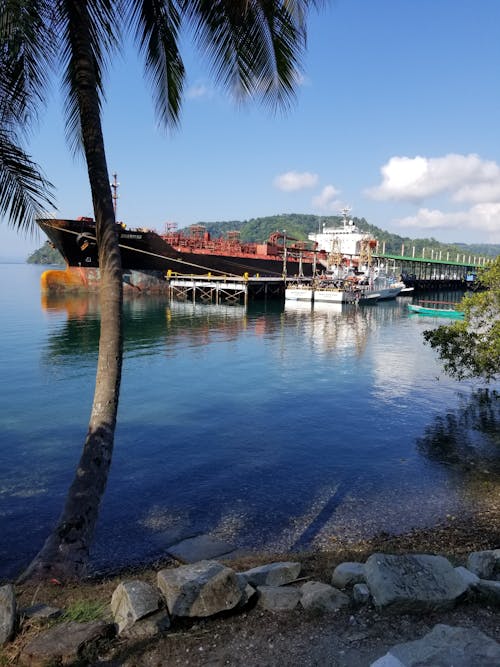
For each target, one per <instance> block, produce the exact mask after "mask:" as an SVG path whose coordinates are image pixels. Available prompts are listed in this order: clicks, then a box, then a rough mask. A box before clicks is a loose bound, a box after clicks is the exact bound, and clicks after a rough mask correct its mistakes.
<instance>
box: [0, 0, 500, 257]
mask: <svg viewBox="0 0 500 667" xmlns="http://www.w3.org/2000/svg"><path fill="white" fill-rule="evenodd" d="M499 26H500V1H499V0H480V1H479V2H478V1H477V0H334V1H333V2H330V4H329V7H328V8H327V9H326V10H323V11H322V12H320V13H319V14H313V15H312V17H311V19H310V22H309V42H308V50H307V53H306V56H305V58H304V63H303V72H302V76H301V80H300V85H299V87H298V90H297V101H296V103H295V105H294V106H293V107H292V108H291V109H290V111H289V112H288V113H287V114H286V115H285V116H283V115H282V114H278V115H275V116H273V115H270V113H269V112H268V110H267V109H266V108H263V107H262V106H258V105H257V104H256V103H247V104H246V105H245V107H243V108H240V107H238V106H237V105H236V104H235V103H234V102H233V101H232V100H231V99H230V96H229V95H228V93H227V92H225V91H222V90H220V88H217V87H215V85H214V82H213V79H211V77H210V72H209V69H208V67H207V66H206V63H204V62H203V60H202V59H201V57H199V56H198V55H197V54H193V53H187V54H186V65H187V71H188V81H187V94H186V98H185V101H184V106H183V112H182V118H181V125H180V129H178V130H176V131H174V132H172V133H167V132H166V131H165V130H164V129H162V128H161V127H160V126H159V124H158V122H157V120H155V114H154V107H153V102H152V99H151V95H150V92H149V89H148V87H147V84H146V83H145V82H144V80H143V76H142V69H141V68H142V65H141V63H140V61H139V59H138V58H137V56H136V55H135V52H134V51H132V50H131V51H127V53H125V54H124V55H123V57H121V56H120V57H117V58H116V61H115V63H114V66H113V68H112V70H111V71H110V72H109V75H108V79H107V91H108V93H107V103H106V106H105V110H104V131H105V138H106V146H107V153H108V166H109V169H110V173H112V172H114V171H116V172H117V173H118V180H119V182H120V192H119V194H120V199H119V202H118V218H119V219H120V220H123V221H125V222H126V223H127V224H128V225H129V226H147V227H150V228H153V229H157V230H162V229H163V227H164V224H165V222H167V221H173V222H176V223H177V224H178V226H179V227H183V226H186V225H189V224H192V223H195V222H199V221H213V220H236V219H237V220H244V219H249V218H253V217H259V216H265V215H273V214H277V213H289V212H295V213H313V214H317V215H327V214H337V213H338V212H339V210H340V209H341V208H342V207H343V206H345V205H348V206H350V207H351V208H352V214H353V215H355V216H358V217H365V218H366V219H367V220H368V222H370V223H372V224H375V225H378V226H379V227H382V228H384V229H388V230H390V231H393V232H395V233H399V234H402V235H407V236H411V237H422V236H426V237H428V236H433V237H435V238H437V239H439V240H442V241H462V242H496V243H499V242H500V67H499V65H500V38H499V37H500V28H499ZM29 152H31V154H32V155H33V157H34V159H35V160H36V161H38V162H39V164H40V165H42V167H43V169H44V171H45V174H46V175H47V176H48V178H49V179H50V180H51V181H52V182H53V183H54V184H55V185H56V187H57V204H58V212H55V214H56V215H59V216H60V217H70V218H71V217H76V216H79V215H92V209H91V200H90V194H89V187H88V181H87V176H86V171H85V167H84V164H83V161H82V159H81V158H76V159H75V157H74V156H73V155H72V153H71V151H70V150H69V148H68V145H67V143H66V141H65V136H64V119H63V113H62V102H61V99H60V95H59V90H58V87H57V86H56V87H55V89H54V94H53V97H52V100H51V102H50V104H49V107H48V109H47V111H46V112H45V113H44V114H43V115H42V116H41V119H40V123H39V127H38V129H37V131H36V132H35V133H34V134H33V136H32V137H31V138H30V145H29ZM43 240H44V237H43V236H42V235H41V234H40V235H38V236H34V237H32V238H30V237H28V238H25V237H24V236H23V235H20V234H19V233H15V232H14V231H12V230H10V229H9V228H8V227H7V225H6V224H5V222H4V221H3V222H2V224H0V258H3V259H6V258H7V259H13V258H14V259H15V258H24V257H25V256H26V255H27V254H28V253H29V252H30V251H31V250H32V249H34V248H36V247H38V246H39V245H40V244H41V243H42V241H43Z"/></svg>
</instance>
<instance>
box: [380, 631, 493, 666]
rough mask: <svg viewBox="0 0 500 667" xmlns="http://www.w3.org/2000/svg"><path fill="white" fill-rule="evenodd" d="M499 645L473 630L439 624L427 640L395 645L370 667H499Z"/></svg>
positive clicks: (427, 636) (426, 637)
mask: <svg viewBox="0 0 500 667" xmlns="http://www.w3.org/2000/svg"><path fill="white" fill-rule="evenodd" d="M498 665H500V644H498V643H497V642H496V641H494V640H493V639H491V638H490V637H488V636H487V635H485V634H484V633H482V632H480V631H479V630H476V629H474V628H457V627H451V626H449V625H436V626H435V627H434V628H433V629H432V630H431V631H430V632H429V633H428V634H427V635H425V637H422V639H418V640H416V641H413V642H406V643H405V644H396V646H393V647H392V648H391V649H390V651H389V652H388V653H386V654H385V655H384V656H382V658H379V659H378V660H376V661H375V662H373V663H372V664H371V667H498Z"/></svg>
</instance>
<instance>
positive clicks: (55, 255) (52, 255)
mask: <svg viewBox="0 0 500 667" xmlns="http://www.w3.org/2000/svg"><path fill="white" fill-rule="evenodd" d="M27 262H28V264H58V265H64V263H65V262H64V259H63V257H62V255H61V253H60V252H59V250H57V249H56V248H54V247H53V246H51V245H50V243H49V241H46V242H45V243H44V244H43V246H42V247H41V248H38V250H35V251H34V252H32V253H31V255H30V256H29V257H28V259H27Z"/></svg>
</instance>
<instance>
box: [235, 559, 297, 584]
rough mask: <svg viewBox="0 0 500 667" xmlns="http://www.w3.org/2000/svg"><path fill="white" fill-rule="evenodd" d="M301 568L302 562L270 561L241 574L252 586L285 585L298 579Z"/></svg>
mask: <svg viewBox="0 0 500 667" xmlns="http://www.w3.org/2000/svg"><path fill="white" fill-rule="evenodd" d="M300 568H301V565H300V563H291V562H286V563H270V564H268V565H261V566H260V567H254V568H252V569H251V570H246V572H241V574H242V575H243V576H244V577H245V578H246V580H247V581H248V583H249V584H252V586H283V585H284V584H289V583H290V582H292V581H294V580H295V579H297V577H298V576H299V574H300Z"/></svg>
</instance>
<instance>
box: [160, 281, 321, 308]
mask: <svg viewBox="0 0 500 667" xmlns="http://www.w3.org/2000/svg"><path fill="white" fill-rule="evenodd" d="M166 280H167V290H168V294H169V297H170V298H174V299H177V300H182V301H193V302H195V301H197V300H199V301H203V302H205V303H215V304H222V303H226V304H229V305H231V304H237V303H243V304H245V306H246V305H247V304H248V302H249V301H253V300H256V299H259V300H261V299H264V300H266V299H276V298H282V297H283V296H284V294H285V289H286V285H287V283H288V282H290V281H292V280H293V281H294V282H295V281H296V280H297V278H296V277H295V278H293V279H292V278H283V277H261V276H241V277H238V276H210V275H206V276H199V275H192V276H186V275H182V276H180V275H176V276H167V278H166ZM301 280H303V281H304V282H307V283H310V282H311V278H302V279H301Z"/></svg>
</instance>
